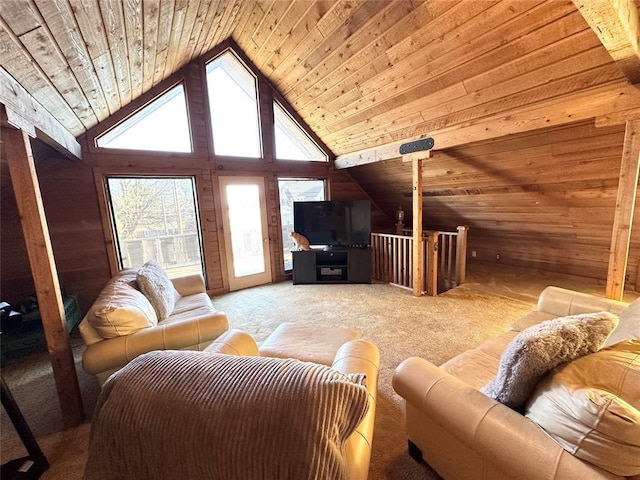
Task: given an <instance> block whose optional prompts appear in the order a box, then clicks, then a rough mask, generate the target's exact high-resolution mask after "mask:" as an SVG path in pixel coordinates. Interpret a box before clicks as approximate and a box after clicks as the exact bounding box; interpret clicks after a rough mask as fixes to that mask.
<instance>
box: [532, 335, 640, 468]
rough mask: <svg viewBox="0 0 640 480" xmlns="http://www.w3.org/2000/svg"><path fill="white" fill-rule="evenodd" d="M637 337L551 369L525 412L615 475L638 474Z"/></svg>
mask: <svg viewBox="0 0 640 480" xmlns="http://www.w3.org/2000/svg"><path fill="white" fill-rule="evenodd" d="M639 386H640V340H630V341H627V342H622V343H618V344H616V345H614V346H613V347H610V348H607V349H604V350H600V351H599V352H597V353H593V354H591V355H587V356H585V357H582V358H579V359H577V360H574V361H573V362H571V363H568V364H565V365H562V366H559V367H557V368H556V369H554V370H553V371H552V372H550V373H549V374H548V375H547V377H545V379H544V380H542V381H541V382H540V383H539V384H538V386H537V387H536V390H535V391H534V393H533V395H532V397H531V399H530V401H529V404H528V406H527V409H526V416H527V417H528V418H529V419H530V420H532V421H534V422H535V423H537V424H538V425H539V426H540V427H542V428H543V429H544V430H545V431H546V432H547V434H549V435H550V436H551V437H552V438H553V439H554V440H555V441H556V442H558V443H559V444H560V445H561V446H562V447H563V448H564V449H565V450H567V451H569V452H570V453H572V454H573V455H575V456H576V457H578V458H581V459H583V460H586V461H588V462H590V463H592V464H594V465H597V466H599V467H601V468H603V469H605V470H607V471H609V472H611V473H613V474H616V475H620V476H634V475H640V388H639Z"/></svg>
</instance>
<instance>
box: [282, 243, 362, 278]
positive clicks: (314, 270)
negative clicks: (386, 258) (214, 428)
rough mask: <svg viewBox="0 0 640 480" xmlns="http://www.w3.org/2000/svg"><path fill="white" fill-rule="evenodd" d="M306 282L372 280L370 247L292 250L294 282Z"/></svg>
mask: <svg viewBox="0 0 640 480" xmlns="http://www.w3.org/2000/svg"><path fill="white" fill-rule="evenodd" d="M305 283H306V284H309V283H371V249H370V248H333V249H331V250H307V251H299V252H293V284H294V285H298V284H305Z"/></svg>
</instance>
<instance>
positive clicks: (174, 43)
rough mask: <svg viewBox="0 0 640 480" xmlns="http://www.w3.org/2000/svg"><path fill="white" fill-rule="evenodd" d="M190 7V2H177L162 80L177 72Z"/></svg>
mask: <svg viewBox="0 0 640 480" xmlns="http://www.w3.org/2000/svg"><path fill="white" fill-rule="evenodd" d="M188 7H189V0H176V1H175V7H174V10H173V18H172V22H171V35H170V36H169V43H168V48H167V59H166V61H165V63H164V71H163V72H162V76H161V80H160V81H162V80H164V79H165V78H167V77H169V75H171V73H172V72H175V71H177V70H178V69H177V68H176V63H175V58H176V55H177V50H178V48H179V47H180V38H181V37H182V33H183V29H184V24H185V21H186V16H187V13H188V12H187V9H188Z"/></svg>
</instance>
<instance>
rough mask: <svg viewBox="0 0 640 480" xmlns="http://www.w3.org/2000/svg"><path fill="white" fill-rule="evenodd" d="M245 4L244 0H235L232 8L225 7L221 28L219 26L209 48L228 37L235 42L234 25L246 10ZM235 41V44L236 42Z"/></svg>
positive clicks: (240, 19) (239, 20) (240, 20)
mask: <svg viewBox="0 0 640 480" xmlns="http://www.w3.org/2000/svg"><path fill="white" fill-rule="evenodd" d="M245 4H246V2H244V1H243V0H236V3H235V4H234V8H232V9H231V10H229V9H228V8H227V9H225V11H224V14H223V17H222V21H221V22H220V24H221V25H222V28H220V30H219V31H218V32H217V33H216V37H215V38H214V41H213V42H211V48H213V47H214V46H215V45H219V44H221V43H223V42H225V41H227V40H229V39H232V40H233V41H234V42H235V39H234V37H233V32H234V30H235V25H236V24H239V23H241V22H242V15H243V14H244V12H245V11H246V10H247V8H246V6H245ZM235 43H236V45H237V42H235Z"/></svg>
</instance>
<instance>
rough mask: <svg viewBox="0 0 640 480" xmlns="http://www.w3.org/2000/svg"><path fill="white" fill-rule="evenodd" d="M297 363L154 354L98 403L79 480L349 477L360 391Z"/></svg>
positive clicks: (339, 377) (364, 405)
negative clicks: (349, 448) (350, 441)
mask: <svg viewBox="0 0 640 480" xmlns="http://www.w3.org/2000/svg"><path fill="white" fill-rule="evenodd" d="M353 380H354V379H353V378H351V377H348V376H347V375H344V374H342V373H340V372H338V371H337V370H335V369H333V368H331V367H328V366H325V365H319V364H313V363H308V362H301V361H299V360H294V359H280V358H269V357H237V356H232V355H220V354H210V353H207V352H186V351H155V352H150V353H147V354H144V355H141V356H139V357H137V358H135V359H134V360H132V361H131V362H130V363H129V364H127V365H126V366H125V367H124V368H122V369H121V370H119V371H118V372H116V373H115V374H113V375H112V376H111V377H110V378H109V380H108V381H107V382H106V383H105V385H104V388H103V390H102V392H101V394H100V397H99V399H98V402H97V404H96V408H95V413H94V417H93V422H92V425H91V428H92V434H91V442H90V446H89V457H88V461H87V466H86V470H85V479H87V480H93V479H98V478H154V479H156V480H161V479H174V478H214V477H215V478H242V479H245V480H251V479H256V480H257V479H265V478H274V479H275V478H296V479H313V478H330V479H335V480H339V479H344V480H346V479H347V477H348V473H347V472H348V464H347V460H346V458H345V455H344V454H345V442H346V440H347V438H348V437H349V435H350V434H351V433H352V432H353V431H354V430H355V428H356V427H357V425H358V424H359V423H360V421H361V420H362V419H363V418H364V415H365V414H366V412H367V409H368V407H369V403H368V393H367V390H366V387H365V386H364V385H362V384H360V381H361V380H362V379H361V378H359V376H355V380H356V381H353Z"/></svg>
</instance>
